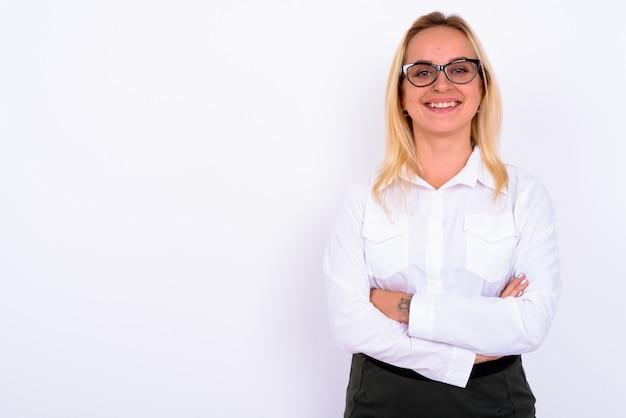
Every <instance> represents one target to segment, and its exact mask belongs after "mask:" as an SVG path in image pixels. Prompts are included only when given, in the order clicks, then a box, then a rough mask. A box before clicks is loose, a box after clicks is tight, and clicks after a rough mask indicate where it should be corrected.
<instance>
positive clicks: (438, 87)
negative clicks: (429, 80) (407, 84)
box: [432, 69, 452, 92]
mask: <svg viewBox="0 0 626 418" xmlns="http://www.w3.org/2000/svg"><path fill="white" fill-rule="evenodd" d="M451 86H452V82H451V81H450V80H448V76H446V73H445V71H444V70H443V69H441V70H439V74H437V78H436V79H435V81H434V82H433V84H432V87H433V90H434V91H440V92H442V91H447V90H449V89H450V87H451Z"/></svg>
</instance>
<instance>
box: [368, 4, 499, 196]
mask: <svg viewBox="0 0 626 418" xmlns="http://www.w3.org/2000/svg"><path fill="white" fill-rule="evenodd" d="M437 26H445V27H450V28H454V29H458V30H460V31H461V32H463V34H465V36H466V37H467V39H468V40H469V42H470V44H471V45H472V46H473V48H474V50H475V51H476V54H477V57H478V59H479V60H480V61H481V66H480V68H481V74H480V77H481V80H482V83H483V92H484V94H483V98H482V100H481V103H480V112H478V113H477V114H476V116H474V119H472V128H471V141H472V145H478V146H479V148H480V154H481V158H482V160H483V162H484V164H485V165H486V166H487V169H488V170H489V172H490V173H491V175H492V176H493V178H494V180H495V183H496V196H497V194H498V193H499V192H501V191H502V190H504V189H505V188H506V186H507V184H508V180H509V176H508V173H507V171H506V167H505V166H504V164H503V163H502V161H501V160H500V157H499V156H498V141H499V137H500V126H501V121H502V102H501V99H500V91H499V89H498V86H497V85H496V82H495V79H494V76H493V72H492V69H491V65H490V64H489V61H488V59H487V55H486V54H485V51H484V50H483V48H482V46H481V44H480V41H479V40H478V38H477V37H476V35H475V34H474V32H473V30H472V29H471V27H470V26H469V25H468V24H467V22H466V21H465V20H463V19H462V18H461V17H459V16H457V15H449V16H445V15H444V14H443V13H441V12H432V13H429V14H427V15H424V16H422V17H420V18H418V19H417V20H416V21H415V22H413V25H412V26H411V27H410V28H409V30H408V31H407V32H406V34H405V35H404V38H403V40H402V42H401V44H400V46H399V47H398V50H397V51H396V55H395V57H394V59H393V62H392V64H391V70H390V72H389V78H388V80H387V94H386V103H385V119H386V151H385V158H384V160H383V162H382V167H381V170H380V173H379V175H378V178H377V180H376V181H375V183H374V185H373V193H374V196H375V197H376V199H377V200H378V201H379V202H380V203H381V204H382V205H383V206H385V207H386V198H385V196H386V189H387V186H390V185H391V186H394V187H395V186H396V185H397V184H398V183H399V182H398V180H399V179H400V176H401V175H402V172H403V171H404V170H405V169H409V168H411V167H414V166H416V165H417V155H416V153H415V138H414V136H413V127H412V124H411V121H410V120H409V119H408V118H406V117H405V116H404V114H403V108H402V80H403V77H404V74H403V73H402V64H404V60H405V59H406V49H407V46H408V44H409V42H410V41H411V39H412V38H413V37H414V36H415V35H416V34H417V33H419V32H420V31H422V30H424V29H428V28H432V27H437Z"/></svg>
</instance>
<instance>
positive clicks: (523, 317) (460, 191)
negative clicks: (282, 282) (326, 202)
mask: <svg viewBox="0 0 626 418" xmlns="http://www.w3.org/2000/svg"><path fill="white" fill-rule="evenodd" d="M507 169H508V172H509V184H508V187H507V189H506V190H505V191H504V193H501V194H500V195H499V196H498V198H497V199H495V200H494V187H495V183H494V180H493V178H492V176H491V175H490V173H489V172H488V170H487V169H486V167H485V166H484V165H483V164H482V161H481V158H480V152H479V150H478V148H477V147H476V148H475V149H474V152H473V153H472V155H471V156H470V158H469V159H468V161H467V164H466V166H465V167H464V168H463V169H462V170H461V172H459V174H457V175H456V176H455V177H454V178H453V179H451V180H450V181H449V182H448V183H446V184H445V185H444V186H442V187H441V188H439V189H437V190H435V189H434V188H433V187H432V186H430V185H429V184H428V183H426V182H425V181H423V180H422V179H421V178H419V177H417V176H414V175H413V176H411V177H410V178H406V179H405V180H403V181H408V182H409V183H410V184H409V187H408V194H407V195H406V196H405V197H404V198H401V197H402V192H400V193H399V194H398V195H397V198H396V199H395V201H394V199H391V200H392V202H391V205H390V209H391V211H390V216H388V215H387V214H386V213H385V211H384V209H383V208H382V207H381V206H380V205H379V204H378V203H377V202H376V200H375V199H374V196H373V194H372V191H371V189H372V185H373V182H374V181H375V180H376V174H377V172H376V171H372V172H371V173H370V175H368V176H367V177H364V178H362V179H360V180H359V181H356V182H354V183H353V184H351V185H350V186H349V187H348V188H347V190H346V192H345V195H344V197H343V199H342V202H341V205H340V208H339V211H338V213H337V215H336V219H335V222H334V225H333V228H332V230H331V234H330V237H329V240H328V243H327V247H326V252H325V256H324V271H325V275H326V291H327V300H328V305H329V315H330V323H331V327H332V330H333V333H334V335H335V338H336V339H337V341H338V342H339V343H340V345H341V346H342V347H344V348H345V349H346V350H348V351H349V352H352V353H364V354H367V355H369V356H371V357H374V358H377V359H379V360H381V361H384V362H386V363H389V364H393V365H395V366H398V367H404V368H408V369H413V370H415V371H416V372H418V373H420V374H422V375H424V376H426V377H428V378H430V379H433V380H437V381H440V382H444V383H448V384H451V385H455V386H459V387H465V386H466V384H467V381H468V379H469V375H470V372H471V369H472V366H473V364H474V359H475V355H476V353H479V354H484V355H497V356H503V355H510V354H521V353H526V352H529V351H532V350H535V349H537V348H538V347H539V346H540V345H541V343H542V341H543V340H544V338H545V336H546V334H547V332H548V330H549V328H550V325H551V323H552V320H553V318H554V315H555V311H556V308H557V304H558V299H559V296H560V294H561V279H560V274H559V268H560V262H559V256H558V247H557V235H556V231H555V219H554V218H555V214H554V210H553V207H552V204H551V201H550V198H549V195H548V193H547V191H546V189H545V188H544V186H543V185H542V184H541V183H540V182H539V181H538V180H537V179H536V178H534V177H532V176H530V175H529V174H527V173H525V172H523V171H522V170H519V169H517V168H513V167H508V168H507ZM522 273H524V274H526V277H527V279H528V281H529V282H530V284H529V286H528V288H527V289H526V291H525V292H524V295H523V296H522V297H520V298H513V297H508V298H505V299H502V298H500V297H499V295H500V293H501V291H502V290H503V289H504V287H505V285H506V284H507V283H508V281H509V280H510V279H511V278H512V277H517V276H519V275H520V274H522ZM374 288H377V289H385V290H394V291H402V292H406V293H411V294H414V296H413V299H412V301H411V310H410V318H409V324H408V325H407V324H402V323H399V322H396V321H394V320H391V319H389V318H388V317H387V316H385V315H384V314H383V313H382V312H380V311H379V310H378V309H377V308H375V307H374V306H373V305H372V304H371V303H370V300H369V293H370V289H374Z"/></svg>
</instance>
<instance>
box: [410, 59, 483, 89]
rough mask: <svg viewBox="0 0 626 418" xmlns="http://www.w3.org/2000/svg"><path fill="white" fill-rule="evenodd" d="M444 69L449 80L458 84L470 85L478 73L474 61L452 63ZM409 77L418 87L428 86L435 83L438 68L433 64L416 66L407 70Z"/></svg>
mask: <svg viewBox="0 0 626 418" xmlns="http://www.w3.org/2000/svg"><path fill="white" fill-rule="evenodd" d="M444 68H445V71H446V73H447V75H448V79H449V80H450V81H452V82H453V83H457V84H465V83H469V82H470V81H472V79H473V78H474V76H475V75H476V73H477V72H478V65H477V64H476V63H474V62H472V61H457V62H451V63H449V64H448V65H447V66H444ZM407 77H408V78H409V81H410V82H411V83H413V84H415V85H416V86H427V85H428V84H431V83H432V82H433V81H435V78H436V77H437V68H436V67H435V66H433V65H431V64H415V65H412V66H410V67H409V68H408V69H407Z"/></svg>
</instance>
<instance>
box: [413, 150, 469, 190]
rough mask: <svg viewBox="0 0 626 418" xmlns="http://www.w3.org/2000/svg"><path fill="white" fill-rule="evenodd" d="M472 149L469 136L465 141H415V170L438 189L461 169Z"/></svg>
mask: <svg viewBox="0 0 626 418" xmlns="http://www.w3.org/2000/svg"><path fill="white" fill-rule="evenodd" d="M472 150H473V149H472V144H471V141H470V140H469V138H468V139H467V140H465V141H446V140H438V141H425V140H422V141H416V144H415V151H416V155H417V160H418V166H417V167H416V168H415V172H416V173H417V175H418V176H420V177H421V178H422V179H424V180H425V181H426V182H428V184H430V185H431V186H433V187H434V188H435V189H438V188H440V187H441V186H443V185H444V184H446V183H447V182H448V181H449V180H450V179H451V178H452V177H454V176H455V175H457V174H458V172H459V171H461V169H462V168H463V167H464V166H465V164H466V163H467V160H468V158H469V156H470V155H471V154H472Z"/></svg>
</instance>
